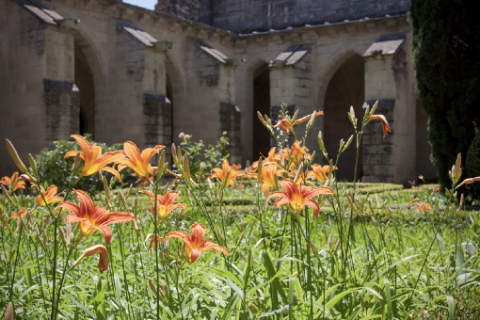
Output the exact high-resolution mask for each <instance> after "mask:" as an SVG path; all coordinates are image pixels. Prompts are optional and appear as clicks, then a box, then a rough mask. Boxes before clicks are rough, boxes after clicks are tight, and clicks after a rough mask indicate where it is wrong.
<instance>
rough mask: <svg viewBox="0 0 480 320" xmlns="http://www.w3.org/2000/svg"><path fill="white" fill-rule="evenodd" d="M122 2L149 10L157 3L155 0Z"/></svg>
mask: <svg viewBox="0 0 480 320" xmlns="http://www.w3.org/2000/svg"><path fill="white" fill-rule="evenodd" d="M123 2H125V3H130V4H133V5H135V6H139V7H143V8H147V9H151V10H153V8H154V7H155V5H156V4H157V0H123Z"/></svg>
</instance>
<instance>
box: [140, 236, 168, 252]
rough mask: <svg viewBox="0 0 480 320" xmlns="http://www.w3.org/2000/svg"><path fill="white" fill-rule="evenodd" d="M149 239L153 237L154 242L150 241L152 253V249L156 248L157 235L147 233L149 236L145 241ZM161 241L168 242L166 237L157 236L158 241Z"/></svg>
mask: <svg viewBox="0 0 480 320" xmlns="http://www.w3.org/2000/svg"><path fill="white" fill-rule="evenodd" d="M149 239H152V242H150V254H152V251H153V250H155V249H156V247H155V235H154V234H153V233H149V234H147V238H146V239H145V242H147V241H148V240H149ZM160 242H167V241H165V239H163V238H162V237H160V236H157V243H160Z"/></svg>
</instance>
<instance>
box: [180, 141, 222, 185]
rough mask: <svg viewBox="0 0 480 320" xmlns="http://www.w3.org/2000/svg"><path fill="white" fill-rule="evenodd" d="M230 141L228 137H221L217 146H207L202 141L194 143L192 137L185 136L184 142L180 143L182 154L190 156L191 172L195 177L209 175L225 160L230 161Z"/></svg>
mask: <svg viewBox="0 0 480 320" xmlns="http://www.w3.org/2000/svg"><path fill="white" fill-rule="evenodd" d="M229 145H230V142H229V139H228V137H227V136H226V135H223V136H221V137H220V140H218V141H217V144H216V145H215V146H213V145H211V144H210V145H208V147H206V148H205V144H204V143H203V141H202V140H200V141H198V142H193V141H192V140H191V136H190V135H184V136H183V141H182V142H181V143H180V146H181V147H182V152H184V154H185V155H187V156H188V159H189V161H190V172H191V173H192V174H193V175H201V174H205V173H206V174H208V173H210V172H211V171H212V169H213V168H218V167H220V166H221V164H222V160H223V159H228V158H229V157H230V154H229V153H228V146H229Z"/></svg>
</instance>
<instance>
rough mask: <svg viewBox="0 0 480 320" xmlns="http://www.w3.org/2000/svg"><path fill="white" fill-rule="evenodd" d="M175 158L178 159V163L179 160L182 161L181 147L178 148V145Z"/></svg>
mask: <svg viewBox="0 0 480 320" xmlns="http://www.w3.org/2000/svg"><path fill="white" fill-rule="evenodd" d="M177 160H178V162H179V163H180V161H182V148H180V146H178V148H177ZM180 164H181V163H180Z"/></svg>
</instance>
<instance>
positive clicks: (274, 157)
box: [251, 147, 280, 170]
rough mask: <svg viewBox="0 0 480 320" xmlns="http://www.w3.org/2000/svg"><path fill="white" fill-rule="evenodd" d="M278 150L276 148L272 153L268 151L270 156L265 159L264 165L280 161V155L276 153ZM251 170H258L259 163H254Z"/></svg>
mask: <svg viewBox="0 0 480 320" xmlns="http://www.w3.org/2000/svg"><path fill="white" fill-rule="evenodd" d="M276 150H277V148H276V147H273V148H271V149H270V151H268V155H267V157H265V159H264V160H263V162H264V163H265V162H278V161H279V160H280V155H279V154H276V153H275V151H276ZM251 168H252V169H254V170H256V169H257V168H258V161H255V162H254V163H252V166H251Z"/></svg>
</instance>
